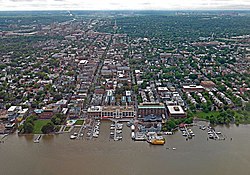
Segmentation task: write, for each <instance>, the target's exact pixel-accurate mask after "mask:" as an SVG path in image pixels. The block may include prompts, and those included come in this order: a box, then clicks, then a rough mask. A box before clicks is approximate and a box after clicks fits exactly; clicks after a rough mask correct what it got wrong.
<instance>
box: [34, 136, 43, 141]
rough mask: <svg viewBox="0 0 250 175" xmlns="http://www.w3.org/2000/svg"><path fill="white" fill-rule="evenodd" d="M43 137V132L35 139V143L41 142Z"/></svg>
mask: <svg viewBox="0 0 250 175" xmlns="http://www.w3.org/2000/svg"><path fill="white" fill-rule="evenodd" d="M41 138H42V135H41V134H40V135H38V136H37V137H36V138H35V139H34V143H39V142H40V140H41Z"/></svg>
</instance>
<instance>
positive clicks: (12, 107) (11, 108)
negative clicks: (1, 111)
mask: <svg viewBox="0 0 250 175" xmlns="http://www.w3.org/2000/svg"><path fill="white" fill-rule="evenodd" d="M16 108H17V106H11V107H10V108H9V109H8V112H13V111H15V110H16Z"/></svg>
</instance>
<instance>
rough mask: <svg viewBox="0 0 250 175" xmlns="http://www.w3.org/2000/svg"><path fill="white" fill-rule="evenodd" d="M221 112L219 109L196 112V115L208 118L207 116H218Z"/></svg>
mask: <svg viewBox="0 0 250 175" xmlns="http://www.w3.org/2000/svg"><path fill="white" fill-rule="evenodd" d="M219 114H220V112H219V111H209V112H208V113H205V112H196V113H195V114H194V116H195V117H198V118H204V119H205V118H206V116H211V115H213V116H218V115H219Z"/></svg>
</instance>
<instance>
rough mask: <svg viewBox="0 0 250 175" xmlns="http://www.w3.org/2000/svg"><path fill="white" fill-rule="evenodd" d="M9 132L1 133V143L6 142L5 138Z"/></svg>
mask: <svg viewBox="0 0 250 175" xmlns="http://www.w3.org/2000/svg"><path fill="white" fill-rule="evenodd" d="M7 136H8V134H3V135H1V138H0V143H4V139H5V138H7Z"/></svg>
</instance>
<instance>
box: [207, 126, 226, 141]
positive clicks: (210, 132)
mask: <svg viewBox="0 0 250 175" xmlns="http://www.w3.org/2000/svg"><path fill="white" fill-rule="evenodd" d="M208 135H209V138H210V139H214V140H225V136H224V135H223V134H222V133H221V132H216V131H215V129H214V128H211V127H210V128H209V127H208Z"/></svg>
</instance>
